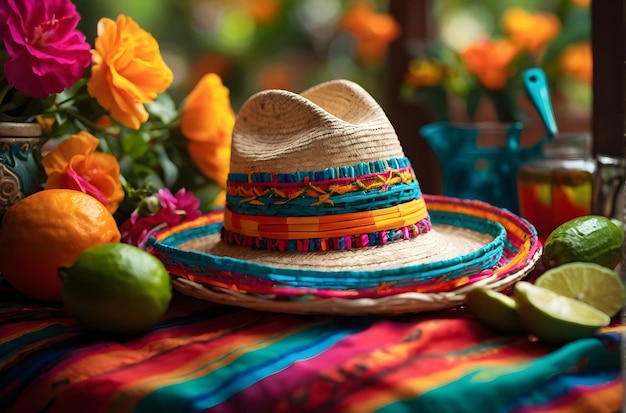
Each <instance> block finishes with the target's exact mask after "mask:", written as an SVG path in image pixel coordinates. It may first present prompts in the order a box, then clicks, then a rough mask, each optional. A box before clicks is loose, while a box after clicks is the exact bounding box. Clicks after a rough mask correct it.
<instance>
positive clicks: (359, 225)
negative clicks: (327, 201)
mask: <svg viewBox="0 0 626 413" xmlns="http://www.w3.org/2000/svg"><path fill="white" fill-rule="evenodd" d="M427 216H428V212H427V209H426V204H425V202H424V199H423V198H421V197H420V198H418V199H415V200H412V201H409V202H406V203H403V204H400V205H395V206H392V207H387V208H383V209H378V210H374V211H362V212H353V213H348V214H336V215H322V216H309V217H274V216H258V215H244V214H238V213H235V212H233V211H232V210H230V209H226V210H225V211H224V228H225V229H226V230H227V231H229V232H231V233H237V234H241V235H244V236H247V237H260V238H269V239H277V240H278V239H283V240H295V239H316V238H333V237H344V236H351V235H358V234H364V233H371V232H376V231H387V230H391V229H396V228H402V227H405V226H409V225H413V224H416V223H418V222H419V221H421V220H423V219H425V218H427Z"/></svg>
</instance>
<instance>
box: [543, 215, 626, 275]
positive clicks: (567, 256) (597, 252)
mask: <svg viewBox="0 0 626 413" xmlns="http://www.w3.org/2000/svg"><path fill="white" fill-rule="evenodd" d="M623 241H624V232H623V230H622V227H621V224H620V225H619V226H618V225H616V223H615V222H614V221H612V220H611V219H609V218H607V217H604V216H601V215H585V216H582V217H578V218H574V219H572V220H569V221H567V222H565V223H563V224H561V225H560V226H559V227H557V228H556V229H555V230H554V231H552V233H550V235H549V236H548V238H547V239H546V242H545V245H544V248H543V253H542V255H541V261H542V263H543V265H544V267H545V268H546V269H550V268H554V267H556V266H559V265H562V264H565V263H568V262H575V261H583V262H592V263H595V264H599V265H602V266H604V267H607V268H611V269H614V268H615V267H616V266H617V264H619V262H620V260H621V257H622V243H623Z"/></svg>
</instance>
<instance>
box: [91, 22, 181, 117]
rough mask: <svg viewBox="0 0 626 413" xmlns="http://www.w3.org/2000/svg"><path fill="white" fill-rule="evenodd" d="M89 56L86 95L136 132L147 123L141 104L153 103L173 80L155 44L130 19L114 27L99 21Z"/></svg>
mask: <svg viewBox="0 0 626 413" xmlns="http://www.w3.org/2000/svg"><path fill="white" fill-rule="evenodd" d="M92 53H93V65H92V68H91V70H92V73H91V78H90V79H89V81H88V82H87V90H88V91H89V94H90V95H91V96H93V97H94V98H95V99H96V100H97V101H98V103H99V104H100V105H101V106H102V107H103V108H105V109H106V110H108V111H109V112H110V115H111V117H112V118H113V119H114V120H116V121H118V122H119V123H121V124H122V125H124V126H126V127H129V128H132V129H139V127H140V126H141V125H142V124H143V123H145V122H146V121H147V120H148V112H147V111H146V109H145V108H144V103H149V102H152V101H154V100H155V99H156V97H157V95H158V94H159V93H161V92H164V91H165V90H166V89H167V88H168V87H169V85H170V84H171V83H172V79H173V74H172V71H171V70H170V68H169V67H167V65H166V64H165V62H163V59H162V57H161V54H160V52H159V45H158V43H157V41H156V40H155V39H154V37H152V35H151V34H150V33H148V32H146V31H144V30H143V29H141V28H140V27H139V26H138V25H137V23H135V21H134V20H133V19H131V18H130V17H126V16H123V15H120V16H119V17H118V18H117V24H116V22H114V21H113V20H111V19H107V18H102V19H100V21H99V22H98V37H97V38H96V41H95V50H93V51H92Z"/></svg>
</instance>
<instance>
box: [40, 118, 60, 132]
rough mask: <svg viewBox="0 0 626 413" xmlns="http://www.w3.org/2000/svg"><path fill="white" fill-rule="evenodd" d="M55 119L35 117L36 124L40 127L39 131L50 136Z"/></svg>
mask: <svg viewBox="0 0 626 413" xmlns="http://www.w3.org/2000/svg"><path fill="white" fill-rule="evenodd" d="M55 122H56V119H54V118H47V117H44V116H37V123H38V124H39V126H41V130H42V131H43V134H44V135H50V134H51V133H52V127H53V126H54V124H55Z"/></svg>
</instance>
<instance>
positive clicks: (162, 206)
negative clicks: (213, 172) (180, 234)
mask: <svg viewBox="0 0 626 413" xmlns="http://www.w3.org/2000/svg"><path fill="white" fill-rule="evenodd" d="M199 207H200V200H199V199H198V198H196V197H195V196H194V194H193V193H191V192H187V191H186V190H185V188H182V189H180V190H178V192H176V195H172V193H171V192H170V190H169V189H167V188H163V189H161V190H159V191H158V192H157V193H156V194H154V195H151V196H149V197H147V198H144V199H143V200H142V201H141V202H140V203H139V206H138V207H137V209H135V210H134V211H133V213H132V214H131V215H130V218H128V219H127V220H126V221H125V222H124V223H123V224H122V226H121V227H120V232H121V233H122V242H125V243H127V244H132V245H136V246H138V247H140V248H144V247H145V245H146V242H148V238H149V237H150V234H152V233H153V232H155V231H158V230H159V229H162V228H165V227H167V226H170V225H174V224H178V223H179V222H182V221H183V220H185V219H194V218H197V217H199V216H200V214H201V212H200V210H199Z"/></svg>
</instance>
